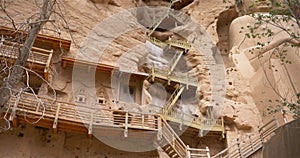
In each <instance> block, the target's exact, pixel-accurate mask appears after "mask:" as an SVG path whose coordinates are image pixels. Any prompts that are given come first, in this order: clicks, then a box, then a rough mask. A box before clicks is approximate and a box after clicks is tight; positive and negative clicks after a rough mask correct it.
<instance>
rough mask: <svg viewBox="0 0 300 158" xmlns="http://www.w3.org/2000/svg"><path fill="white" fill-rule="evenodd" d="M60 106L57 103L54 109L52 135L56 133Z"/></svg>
mask: <svg viewBox="0 0 300 158" xmlns="http://www.w3.org/2000/svg"><path fill="white" fill-rule="evenodd" d="M60 106H61V103H57V109H56V113H55V118H54V121H53V125H52V128H53V132H54V133H57V124H58V117H59V110H60Z"/></svg>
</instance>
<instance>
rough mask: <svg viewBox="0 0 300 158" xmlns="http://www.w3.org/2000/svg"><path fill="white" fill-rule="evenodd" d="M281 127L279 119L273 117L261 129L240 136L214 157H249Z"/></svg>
mask: <svg viewBox="0 0 300 158" xmlns="http://www.w3.org/2000/svg"><path fill="white" fill-rule="evenodd" d="M278 127H279V125H278V122H277V119H275V118H273V119H272V120H270V121H269V122H267V123H266V124H264V126H262V127H261V128H259V130H257V131H255V132H253V133H251V134H249V135H246V136H244V137H242V138H238V139H237V140H236V143H234V144H233V145H231V146H229V147H228V148H226V149H224V150H223V151H221V152H220V153H218V154H216V155H215V156H213V157H212V158H247V157H249V156H251V155H252V154H254V153H255V152H257V151H258V150H259V149H261V148H262V147H263V143H264V142H266V141H268V140H269V139H270V137H271V136H272V134H273V133H274V131H275V130H276V129H277V128H278Z"/></svg>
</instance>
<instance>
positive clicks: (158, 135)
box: [157, 116, 162, 140]
mask: <svg viewBox="0 0 300 158" xmlns="http://www.w3.org/2000/svg"><path fill="white" fill-rule="evenodd" d="M161 138H162V122H161V116H159V117H157V140H161Z"/></svg>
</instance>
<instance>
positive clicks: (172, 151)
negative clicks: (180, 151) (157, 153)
mask: <svg viewBox="0 0 300 158" xmlns="http://www.w3.org/2000/svg"><path fill="white" fill-rule="evenodd" d="M168 153H169V154H168V155H173V154H176V152H175V150H173V149H172V150H171V151H169V152H168Z"/></svg>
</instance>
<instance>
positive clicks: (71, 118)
mask: <svg viewBox="0 0 300 158" xmlns="http://www.w3.org/2000/svg"><path fill="white" fill-rule="evenodd" d="M7 110H8V111H9V115H7V119H8V120H10V121H12V122H13V124H14V125H17V124H18V121H26V122H31V123H33V124H35V125H36V126H41V127H46V128H50V129H51V128H52V129H53V130H54V132H57V131H58V130H63V131H71V132H87V134H88V135H89V136H90V137H92V134H93V132H94V129H97V128H99V127H101V128H106V129H109V130H110V131H112V133H113V130H114V129H117V130H122V131H123V132H124V137H128V133H129V132H130V130H141V131H152V132H153V133H154V135H156V137H157V143H158V144H159V145H160V146H161V147H162V149H163V150H164V151H165V152H166V153H167V154H168V155H169V156H170V157H174V158H210V153H209V149H208V148H206V149H195V148H189V146H188V145H185V143H183V141H182V140H181V139H180V138H179V136H178V135H177V134H176V132H175V131H174V130H173V129H172V127H171V126H170V125H169V124H168V121H167V120H170V121H173V122H178V123H182V122H183V121H184V120H183V119H180V118H178V117H176V116H177V114H174V113H173V114H170V115H159V114H143V113H138V112H129V111H121V110H111V109H103V108H96V107H87V106H78V105H75V104H71V103H66V102H60V101H54V100H51V99H47V98H36V97H35V96H34V95H32V94H29V93H24V94H23V95H22V97H21V98H15V97H13V98H11V99H10V101H9V103H8V105H7ZM172 116H173V117H172ZM215 121H216V122H212V120H203V121H202V122H201V123H196V122H193V121H192V122H186V124H189V126H191V127H193V126H195V128H199V126H201V128H202V129H205V128H206V127H207V128H208V129H207V130H221V129H222V131H223V130H224V125H223V123H222V122H223V121H222V122H219V121H218V120H215ZM221 124H222V125H221ZM205 126H206V127H205ZM278 127H279V124H278V121H277V119H275V118H273V119H272V120H271V121H269V122H267V123H266V124H264V126H262V127H261V128H260V129H259V130H257V131H255V132H253V133H252V134H249V135H247V136H244V137H242V138H239V139H237V142H236V143H235V144H234V145H232V146H229V147H228V148H226V149H224V150H223V151H221V152H220V153H218V154H216V155H215V156H213V157H212V158H246V157H249V156H251V155H252V154H254V153H255V152H257V151H259V150H260V149H261V148H262V146H263V143H264V142H266V141H268V139H269V138H270V137H272V135H273V133H274V131H275V130H276V129H277V128H278ZM97 131H99V130H97ZM100 131H101V130H100ZM109 133H111V132H109ZM105 134H108V133H107V132H105Z"/></svg>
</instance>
